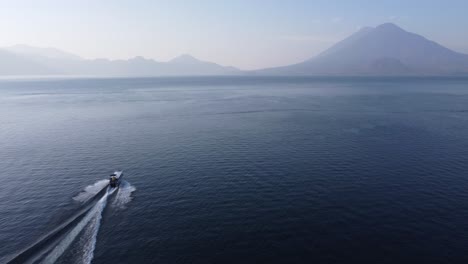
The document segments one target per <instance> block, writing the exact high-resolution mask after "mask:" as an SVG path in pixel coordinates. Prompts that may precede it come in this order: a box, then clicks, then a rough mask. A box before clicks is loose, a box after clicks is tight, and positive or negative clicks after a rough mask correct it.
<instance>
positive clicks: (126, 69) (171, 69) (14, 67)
mask: <svg viewBox="0 0 468 264" xmlns="http://www.w3.org/2000/svg"><path fill="white" fill-rule="evenodd" d="M240 73H241V72H240V71H239V70H238V69H236V68H234V67H225V66H221V65H218V64H216V63H212V62H205V61H201V60H198V59H196V58H194V57H192V56H190V55H182V56H180V57H177V58H175V59H173V60H171V61H168V62H158V61H155V60H152V59H145V58H143V57H135V58H132V59H128V60H108V59H94V60H85V59H82V58H81V57H79V56H77V55H74V54H71V53H68V52H64V51H61V50H58V49H55V48H37V47H32V46H27V45H15V46H12V47H6V48H3V49H0V75H72V76H77V75H85V76H176V75H188V76H190V75H232V74H240Z"/></svg>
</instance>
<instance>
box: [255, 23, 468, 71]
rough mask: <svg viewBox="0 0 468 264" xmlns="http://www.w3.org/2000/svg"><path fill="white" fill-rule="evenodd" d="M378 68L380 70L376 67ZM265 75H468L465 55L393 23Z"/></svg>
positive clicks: (361, 32) (361, 31) (467, 58)
mask: <svg viewBox="0 0 468 264" xmlns="http://www.w3.org/2000/svg"><path fill="white" fill-rule="evenodd" d="M376 65H378V66H379V67H375V66H376ZM254 73H255V74H265V75H457V74H466V75H468V55H465V54H462V53H458V52H455V51H452V50H450V49H448V48H446V47H444V46H442V45H440V44H438V43H436V42H434V41H431V40H429V39H427V38H425V37H423V36H420V35H418V34H415V33H411V32H408V31H406V30H404V29H402V28H400V27H398V26H397V25H395V24H393V23H385V24H381V25H379V26H377V27H375V28H363V29H361V30H359V31H358V32H356V33H354V34H352V35H351V36H349V37H348V38H345V39H344V40H342V41H340V42H338V43H336V44H335V45H333V46H332V47H330V48H329V49H327V50H325V51H324V52H322V53H320V54H319V55H317V56H315V57H313V58H310V59H307V60H305V61H303V62H301V63H297V64H293V65H288V66H282V67H275V68H269V69H262V70H258V71H255V72H254Z"/></svg>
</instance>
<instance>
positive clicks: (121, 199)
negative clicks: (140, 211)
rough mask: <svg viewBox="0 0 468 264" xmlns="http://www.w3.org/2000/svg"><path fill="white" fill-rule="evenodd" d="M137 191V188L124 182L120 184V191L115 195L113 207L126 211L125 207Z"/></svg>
mask: <svg viewBox="0 0 468 264" xmlns="http://www.w3.org/2000/svg"><path fill="white" fill-rule="evenodd" d="M135 190H136V188H135V186H133V185H131V184H130V183H129V182H127V181H125V180H123V181H122V183H121V184H120V187H119V190H118V191H117V194H116V195H115V200H114V202H113V203H112V206H114V207H116V208H118V209H125V208H126V207H125V205H126V204H128V203H129V202H131V201H132V193H133V192H134V191H135Z"/></svg>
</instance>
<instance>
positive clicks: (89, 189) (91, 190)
mask: <svg viewBox="0 0 468 264" xmlns="http://www.w3.org/2000/svg"><path fill="white" fill-rule="evenodd" d="M108 184H109V180H100V181H97V182H95V183H94V184H92V185H88V186H86V187H85V188H84V190H83V191H82V192H80V193H79V194H77V195H76V196H75V197H73V200H75V201H78V202H86V201H88V200H89V199H91V198H93V197H94V196H95V195H96V194H98V193H99V192H100V191H101V190H102V189H104V188H105V187H106V186H107V185H108Z"/></svg>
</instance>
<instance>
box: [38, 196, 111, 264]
mask: <svg viewBox="0 0 468 264" xmlns="http://www.w3.org/2000/svg"><path fill="white" fill-rule="evenodd" d="M114 191H115V189H112V190H109V191H107V192H106V193H105V194H104V196H103V197H102V198H101V199H100V200H99V201H98V202H97V203H96V205H95V206H94V207H93V208H92V209H91V210H90V211H89V212H88V213H87V214H86V215H85V217H84V218H83V219H82V220H81V221H80V222H79V223H78V224H77V225H76V226H75V227H74V228H73V229H72V230H71V231H70V232H69V233H68V234H67V235H66V237H65V238H63V240H62V241H60V243H59V244H58V245H57V246H55V248H54V249H53V250H52V251H51V252H50V253H49V254H48V255H47V257H45V259H44V260H43V261H42V263H44V264H52V263H55V262H56V261H57V260H58V259H59V258H60V256H62V255H63V253H64V252H65V251H66V250H67V249H68V248H69V247H70V245H71V244H72V243H73V241H74V240H75V239H76V237H77V236H78V235H79V234H80V233H81V231H83V229H84V228H85V227H86V226H87V225H88V223H90V222H91V224H90V226H89V228H90V229H88V230H87V231H90V235H91V237H90V240H89V243H87V245H86V254H85V256H84V258H83V263H91V260H92V259H93V254H94V247H95V245H96V239H97V233H98V231H99V226H100V223H101V218H102V212H103V211H104V208H105V207H106V204H107V198H108V197H109V195H111V194H112V193H113V192H114ZM85 260H86V262H84V261H85Z"/></svg>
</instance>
